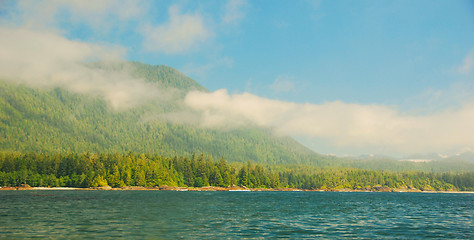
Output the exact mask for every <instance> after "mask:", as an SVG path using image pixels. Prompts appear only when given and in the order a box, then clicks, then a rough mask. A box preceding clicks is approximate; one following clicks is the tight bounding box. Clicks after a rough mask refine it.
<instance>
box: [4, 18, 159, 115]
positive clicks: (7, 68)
mask: <svg viewBox="0 0 474 240" xmlns="http://www.w3.org/2000/svg"><path fill="white" fill-rule="evenodd" d="M0 36H2V37H1V38H0V78H2V79H6V80H8V81H11V82H15V83H24V84H28V85H32V86H36V87H46V88H49V87H63V88H65V89H68V90H70V91H73V92H76V93H91V94H94V95H99V96H102V97H104V98H105V99H106V100H107V101H108V102H109V103H110V105H111V106H112V108H114V109H115V110H120V109H124V108H128V107H132V106H135V105H136V104H139V103H141V102H143V101H146V100H152V99H153V100H158V99H163V98H165V96H166V94H164V93H163V92H162V91H161V90H160V89H159V88H157V86H156V85H152V84H150V83H146V82H144V80H142V79H136V78H134V77H132V76H131V74H129V72H128V71H127V69H126V68H125V69H123V70H120V71H114V72H112V71H107V70H103V69H102V70H101V69H92V68H90V67H87V66H86V65H85V63H86V62H90V61H106V62H110V61H117V60H120V59H121V57H122V56H123V55H124V52H125V50H124V49H123V48H121V47H117V46H102V45H97V44H88V43H83V42H78V41H71V40H68V39H66V38H64V37H61V36H59V35H57V34H55V33H52V32H45V31H41V32H39V31H34V30H30V29H28V28H5V27H0Z"/></svg>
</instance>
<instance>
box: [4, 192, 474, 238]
mask: <svg viewBox="0 0 474 240" xmlns="http://www.w3.org/2000/svg"><path fill="white" fill-rule="evenodd" d="M473 215H474V194H462V193H461V194H454V193H449V194H448V193H446V194H444V193H360V192H358V193H337V192H173V191H88V190H71V191H67V190H38V191H35V190H33V191H0V239H12V238H55V239H56V238H57V239H77V238H96V239H107V238H128V239H181V238H184V239H236V238H251V239H254V238H257V239H267V238H294V239H304V238H309V239H314V238H318V239H341V238H350V239H384V238H387V239H425V238H429V239H473V238H474V235H473V231H474V223H473Z"/></svg>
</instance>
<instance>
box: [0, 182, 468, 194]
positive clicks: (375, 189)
mask: <svg viewBox="0 0 474 240" xmlns="http://www.w3.org/2000/svg"><path fill="white" fill-rule="evenodd" d="M0 190H111V191H150V190H151V191H228V192H233V191H235V192H250V191H252V192H259V191H273V192H301V191H304V192H425V193H474V192H462V191H433V190H428V191H427V190H420V189H416V188H400V189H398V188H388V187H378V186H375V187H372V188H370V189H366V188H364V189H298V188H247V187H242V186H229V187H213V186H208V187H170V186H167V185H163V186H159V187H158V186H155V187H139V186H126V187H121V188H112V187H109V186H105V187H91V188H74V187H31V186H29V185H27V184H22V185H20V186H17V187H0Z"/></svg>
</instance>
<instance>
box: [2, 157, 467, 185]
mask: <svg viewBox="0 0 474 240" xmlns="http://www.w3.org/2000/svg"><path fill="white" fill-rule="evenodd" d="M239 165H240V166H239ZM21 184H29V185H30V186H33V187H39V186H41V187H43V186H49V187H65V186H67V187H101V186H111V187H123V186H143V187H154V186H162V185H168V186H189V187H202V186H223V187H226V186H232V185H240V186H246V187H249V188H278V187H292V188H301V189H371V188H372V187H380V188H383V187H387V188H416V189H420V190H437V191H442V190H462V191H473V190H474V173H472V172H467V173H458V174H454V173H442V174H435V173H423V172H385V171H371V170H361V169H342V168H340V169H331V170H329V169H326V170H324V169H319V170H317V171H315V172H313V173H307V171H305V170H303V168H302V169H301V170H295V169H290V168H285V167H282V166H280V170H278V171H277V170H275V169H273V168H265V167H263V166H262V165H258V164H252V163H251V162H247V164H228V163H227V162H226V161H225V160H224V159H223V158H221V159H220V160H219V161H213V160H212V157H210V156H204V155H203V154H200V155H198V156H196V155H194V154H193V155H192V157H191V158H188V157H173V158H168V157H163V156H159V155H149V154H134V153H128V154H111V153H110V154H95V153H83V154H47V153H17V152H0V186H19V185H21Z"/></svg>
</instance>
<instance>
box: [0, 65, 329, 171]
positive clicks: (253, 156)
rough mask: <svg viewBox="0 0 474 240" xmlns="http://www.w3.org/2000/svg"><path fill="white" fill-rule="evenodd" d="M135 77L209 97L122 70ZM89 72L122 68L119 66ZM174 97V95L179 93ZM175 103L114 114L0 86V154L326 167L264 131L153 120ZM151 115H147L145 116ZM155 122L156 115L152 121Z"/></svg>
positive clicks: (71, 96) (75, 100) (175, 82)
mask: <svg viewBox="0 0 474 240" xmlns="http://www.w3.org/2000/svg"><path fill="white" fill-rule="evenodd" d="M130 66H131V71H132V73H133V74H134V75H135V76H136V77H137V78H143V79H145V80H146V81H148V82H153V83H156V84H159V85H160V87H163V88H175V89H179V90H181V91H182V92H181V94H182V93H185V92H186V91H188V90H194V89H195V90H201V91H207V90H206V89H205V88H203V87H202V86H201V85H199V84H198V83H197V82H195V81H194V80H192V79H190V78H188V77H186V76H185V75H184V74H182V73H180V72H178V71H176V70H175V69H172V68H170V67H166V66H149V65H145V64H142V63H132V64H131V65H130V64H127V67H130ZM94 67H98V68H108V69H109V70H113V68H121V67H123V66H121V65H120V64H116V65H113V66H112V67H111V66H110V65H104V66H102V65H100V64H94ZM178 94H180V93H179V92H178ZM180 107H181V106H179V104H178V103H174V102H167V103H166V104H156V103H146V104H143V105H140V106H137V107H135V108H131V109H127V110H126V111H113V110H112V109H110V107H109V106H108V105H107V103H106V101H105V100H104V99H102V98H101V97H99V96H95V97H94V96H92V97H91V96H90V95H83V94H76V93H71V92H69V91H67V90H64V89H61V88H54V89H38V88H31V87H29V86H25V85H21V84H20V85H17V84H12V83H9V82H6V81H0V150H3V151H21V152H30V151H35V152H47V153H72V152H73V153H81V152H101V153H126V152H129V151H132V152H137V153H156V154H161V155H164V156H168V157H172V156H175V155H183V156H190V155H191V154H192V153H206V154H210V155H212V156H213V157H215V158H220V157H225V158H226V159H228V160H229V161H233V162H246V161H248V160H250V161H252V162H258V163H268V164H312V165H320V164H323V165H327V163H328V162H329V161H328V160H327V159H324V157H322V156H319V155H317V154H315V153H313V152H311V151H310V150H308V149H306V148H305V147H303V146H302V145H300V144H299V143H297V142H296V141H294V140H293V139H291V138H285V137H275V136H273V134H272V133H271V132H270V131H268V130H264V129H257V128H251V127H249V128H241V129H237V130H228V131H219V130H213V129H201V128H199V127H197V126H193V125H186V124H178V123H173V122H170V121H166V120H163V119H161V118H159V116H160V113H164V112H167V111H173V110H176V109H178V108H180ZM150 116H151V117H150ZM157 116H158V117H157Z"/></svg>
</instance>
